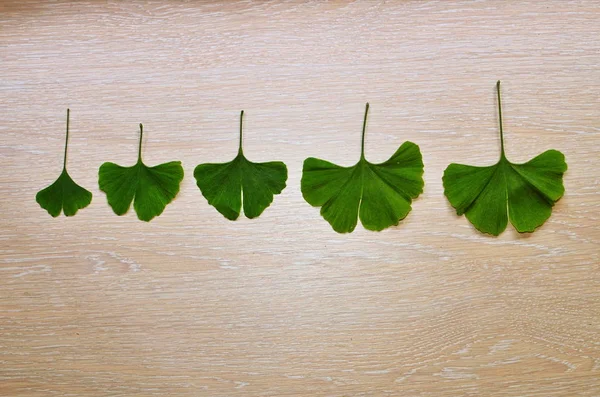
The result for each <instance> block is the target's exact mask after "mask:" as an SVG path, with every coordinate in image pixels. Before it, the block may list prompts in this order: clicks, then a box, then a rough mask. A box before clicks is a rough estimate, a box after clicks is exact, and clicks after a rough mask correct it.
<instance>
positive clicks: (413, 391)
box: [0, 0, 600, 397]
mask: <svg viewBox="0 0 600 397" xmlns="http://www.w3.org/2000/svg"><path fill="white" fill-rule="evenodd" d="M599 37H600V4H599V3H598V2H596V1H546V2H517V1H478V2H471V1H427V2H421V1H404V2H402V1H395V2H385V3H384V2H381V3H379V2H375V1H353V2H343V1H331V2H320V1H311V2H308V1H307V2H302V1H281V2H277V1H273V2H264V1H256V2H254V1H235V2H234V1H225V2H221V3H218V2H187V1H170V2H155V1H144V2H116V1H94V0H91V1H90V0H89V1H84V2H73V3H68V2H60V1H48V2H46V1H3V2H1V3H0V51H1V53H0V70H1V72H0V75H1V77H0V96H1V99H0V136H1V141H0V166H1V169H2V172H1V173H0V187H1V191H2V194H1V196H0V208H1V209H2V217H1V219H0V241H1V246H0V248H1V250H0V252H1V254H0V255H1V260H0V395H3V396H54V395H71V396H75V395H77V396H84V395H85V396H134V395H135V396H138V395H139V396H150V395H157V396H166V395H182V396H211V397H212V396H339V397H343V396H543V397H547V396H600V265H599V262H600V258H599V251H600V223H599V215H598V214H599V212H600V172H599V163H598V160H599V159H600V156H599V150H598V148H599V143H600V140H599V139H600V105H599V104H600V101H599V100H600V67H599V66H600V39H599ZM498 79H500V80H502V82H503V105H504V107H503V116H504V118H505V123H504V126H505V138H506V149H507V154H508V157H509V159H511V160H512V161H515V162H523V161H526V160H528V159H530V158H532V157H534V156H535V155H537V154H539V153H541V152H542V151H544V150H547V149H550V148H554V149H557V150H560V151H562V152H563V153H564V154H565V156H566V159H567V162H568V165H569V170H568V171H567V173H566V174H565V179H564V182H565V187H566V194H565V196H564V197H563V198H562V199H561V200H560V201H559V202H558V203H557V205H556V206H555V207H554V210H553V213H552V217H551V218H550V219H549V220H548V221H547V222H546V224H544V225H543V226H542V227H541V228H540V229H538V230H537V231H536V232H535V233H533V234H525V235H519V234H518V233H517V232H515V231H514V229H513V228H512V227H511V226H510V225H509V228H508V229H507V231H506V232H505V233H504V234H502V235H501V236H499V237H497V238H494V237H491V236H487V235H482V234H481V233H479V232H477V231H476V230H475V229H474V228H473V227H472V226H471V225H470V224H469V223H468V221H467V220H466V219H465V218H464V217H458V216H456V214H455V212H454V211H453V210H452V208H451V207H450V205H449V204H448V202H447V200H446V199H445V197H444V195H443V188H442V183H441V177H442V173H443V171H444V169H445V168H446V166H447V165H448V164H449V163H451V162H460V163H466V164H474V165H486V164H492V163H493V162H495V161H496V160H497V158H498V154H499V137H498V124H497V109H496V98H495V91H494V89H495V82H496V80H498ZM367 101H369V102H370V104H371V110H370V118H369V122H368V131H367V142H366V153H367V158H368V159H369V160H371V161H373V162H378V161H383V160H385V159H387V158H388V157H389V156H390V155H391V154H392V153H393V152H394V150H395V149H396V148H397V147H398V146H399V145H400V144H401V143H402V142H404V141H406V140H410V141H413V142H416V143H417V144H419V145H420V147H421V151H422V153H423V158H424V163H425V175H424V177H425V191H424V193H423V194H422V195H421V196H420V197H419V198H418V199H417V200H416V201H415V202H414V205H413V211H412V212H411V213H410V215H409V216H408V217H407V218H406V219H405V220H404V221H403V222H401V223H400V225H399V226H397V227H392V228H390V229H387V230H385V231H383V232H380V233H377V232H369V231H366V230H364V229H363V228H362V227H361V226H360V225H359V226H358V227H357V229H356V231H355V232H354V233H352V234H347V235H341V234H337V233H335V232H334V231H333V230H332V229H331V227H330V226H329V224H328V223H327V222H325V221H324V220H323V219H322V218H321V216H320V215H319V210H318V208H313V207H311V206H310V205H308V204H307V203H306V202H305V201H304V200H303V198H302V195H301V192H300V178H301V170H302V162H303V160H304V159H305V158H306V157H309V156H314V157H319V158H323V159H328V160H330V161H332V162H335V163H338V164H344V165H352V164H354V163H355V162H356V161H357V160H358V156H359V153H360V131H361V127H362V117H363V111H364V104H365V102H367ZM67 107H70V109H71V131H70V132H71V137H70V146H69V162H68V169H69V171H70V173H71V175H72V177H73V178H74V179H75V180H76V181H77V182H78V183H79V184H81V185H82V186H84V187H86V188H87V189H89V190H90V191H92V193H93V200H92V203H91V205H90V206H89V207H88V208H85V209H83V210H81V211H80V212H79V213H78V214H77V215H76V216H75V217H70V218H66V217H64V216H62V215H61V217H59V218H52V217H50V216H49V215H48V214H47V213H46V211H44V210H43V209H41V208H40V207H39V205H38V204H37V203H36V201H35V194H36V192H37V191H38V190H40V189H41V188H43V187H45V186H47V185H49V184H50V183H51V182H52V181H53V180H54V179H55V178H56V177H57V176H58V174H59V173H60V170H61V166H62V156H63V144H64V128H65V113H66V109H67ZM241 109H244V110H245V111H246V119H245V132H244V142H245V146H244V149H245V153H246V154H247V156H248V157H249V158H250V159H251V160H254V161H268V160H282V161H285V162H286V164H287V166H288V170H289V179H288V187H287V188H286V189H285V190H284V191H283V193H282V194H281V195H279V196H277V197H276V198H275V200H274V202H273V204H272V206H271V207H269V208H268V209H267V210H266V211H265V212H264V214H263V215H262V216H261V217H260V218H258V219H254V220H249V219H246V218H241V219H239V220H238V221H235V222H231V221H228V220H226V219H225V218H224V217H223V216H221V215H220V214H219V213H217V212H216V211H215V209H214V208H213V207H211V206H209V205H208V204H207V202H206V200H205V199H204V198H203V197H202V195H201V194H200V192H199V190H198V188H197V187H196V184H195V180H194V178H193V169H194V167H195V166H196V165H197V164H199V163H204V162H220V161H228V160H230V159H232V158H233V157H234V155H235V153H236V150H237V140H238V120H239V119H238V117H239V111H240V110H241ZM140 122H143V123H144V127H145V128H144V142H143V144H144V158H145V161H146V162H147V164H151V165H153V164H158V163H161V162H165V161H170V160H181V161H182V163H183V166H184V169H185V173H186V176H185V179H184V180H183V183H182V186H181V191H180V193H179V196H178V197H177V198H176V199H175V201H174V202H173V203H172V204H170V205H169V206H168V207H167V209H166V210H165V212H164V213H163V215H162V216H160V217H158V218H156V219H154V220H153V221H151V222H150V223H145V222H141V221H139V220H138V219H137V218H136V216H135V213H134V212H132V211H130V212H129V213H128V214H126V215H125V216H122V217H119V216H116V215H114V214H113V212H112V210H111V209H110V207H109V206H108V204H107V201H106V196H105V195H104V193H102V192H101V191H100V190H99V189H98V177H97V175H98V168H99V166H100V165H101V164H102V163H103V162H104V161H113V162H117V163H120V164H133V163H134V162H135V159H136V150H137V142H138V123H140Z"/></svg>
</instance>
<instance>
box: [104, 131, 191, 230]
mask: <svg viewBox="0 0 600 397" xmlns="http://www.w3.org/2000/svg"><path fill="white" fill-rule="evenodd" d="M143 134H144V127H143V125H142V124H140V144H139V147H138V161H137V163H136V164H135V165H133V166H131V167H123V166H120V165H118V164H115V163H109V162H106V163H104V164H102V165H101V166H100V170H99V172H98V176H99V179H98V183H99V185H100V190H102V191H103V192H105V193H106V198H107V199H108V204H110V206H111V207H112V209H113V211H114V212H115V214H117V215H123V214H125V213H126V212H127V211H128V210H129V207H130V206H131V201H133V208H134V209H135V212H136V213H137V216H138V218H139V219H140V220H142V221H146V222H148V221H150V220H151V219H152V218H154V217H155V216H158V215H160V214H162V212H163V211H164V209H165V207H166V206H167V204H169V203H170V202H171V201H172V200H173V199H174V198H175V196H177V193H179V185H180V183H181V181H182V180H183V167H182V166H181V161H171V162H168V163H164V164H160V165H157V166H154V167H148V166H146V165H145V164H144V163H143V162H142V136H143Z"/></svg>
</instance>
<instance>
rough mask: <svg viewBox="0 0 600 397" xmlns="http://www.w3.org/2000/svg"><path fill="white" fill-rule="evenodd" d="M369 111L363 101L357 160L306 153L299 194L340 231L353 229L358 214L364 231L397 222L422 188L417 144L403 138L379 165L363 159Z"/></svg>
mask: <svg viewBox="0 0 600 397" xmlns="http://www.w3.org/2000/svg"><path fill="white" fill-rule="evenodd" d="M368 111H369V104H368V103H367V106H366V110H365V118H364V123H363V131H362V149H361V157H360V160H359V161H358V163H356V164H355V165H354V166H352V167H341V166H338V165H336V164H333V163H330V162H328V161H325V160H320V159H316V158H313V157H309V158H307V159H306V160H304V166H303V168H302V180H301V189H302V196H303V197H304V199H305V200H306V201H307V202H308V203H309V204H310V205H312V206H314V207H321V215H322V216H323V218H325V220H326V221H327V222H329V224H331V227H333V229H334V230H335V231H336V232H338V233H349V232H352V231H353V230H354V228H355V227H356V223H357V220H358V218H359V217H360V221H361V222H362V224H363V226H364V227H365V229H368V230H375V231H380V230H383V229H385V228H387V227H390V226H393V225H397V224H398V223H399V222H400V220H402V219H404V218H405V217H406V216H407V215H408V213H409V212H410V210H411V203H412V200H413V199H414V198H416V197H418V196H419V194H421V192H422V191H423V185H424V182H423V159H422V156H421V152H420V150H419V146H417V145H416V144H414V143H412V142H404V143H403V144H402V146H400V147H399V148H398V150H396V153H394V154H393V155H392V157H390V159H389V160H387V161H385V162H383V163H380V164H373V163H369V162H368V161H367V160H366V159H365V154H364V142H365V129H366V122H367V113H368Z"/></svg>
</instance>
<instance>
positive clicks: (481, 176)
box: [443, 81, 567, 236]
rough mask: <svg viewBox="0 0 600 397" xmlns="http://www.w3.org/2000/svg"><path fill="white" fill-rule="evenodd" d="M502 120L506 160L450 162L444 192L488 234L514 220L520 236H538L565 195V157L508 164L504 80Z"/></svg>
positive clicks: (553, 153) (550, 152)
mask: <svg viewBox="0 0 600 397" xmlns="http://www.w3.org/2000/svg"><path fill="white" fill-rule="evenodd" d="M496 91H497V95H498V116H499V122H500V145H501V146H500V147H501V153H500V160H499V161H498V162H497V163H496V164H494V165H492V166H488V167H474V166H470V165H463V164H450V165H449V166H448V168H446V171H444V176H443V183H444V193H445V195H446V197H447V198H448V200H449V201H450V204H452V206H453V207H454V208H455V209H456V213H457V214H458V215H462V214H465V216H466V217H467V219H468V220H469V221H470V222H471V223H472V224H473V226H475V227H476V228H477V230H479V231H481V232H483V233H489V234H492V235H494V236H497V235H499V234H500V233H502V232H503V231H504V230H505V229H506V225H507V224H508V220H509V219H510V223H512V224H513V226H514V227H515V229H517V231H519V232H520V233H524V232H533V231H534V230H535V229H536V228H537V227H539V226H541V225H542V224H543V223H544V222H545V221H546V220H547V219H548V218H549V217H550V214H551V213H552V206H553V205H554V203H555V202H556V201H558V200H559V199H560V198H561V197H562V195H563V194H564V192H565V188H564V186H563V174H564V172H565V171H566V170H567V164H566V163H565V156H564V155H563V154H562V153H561V152H559V151H557V150H548V151H545V152H544V153H542V154H540V155H539V156H537V157H535V158H533V159H532V160H530V161H528V162H526V163H523V164H514V163H511V162H510V161H508V160H507V158H506V154H505V152H504V134H503V131H502V102H501V100H500V82H499V81H498V82H497V83H496Z"/></svg>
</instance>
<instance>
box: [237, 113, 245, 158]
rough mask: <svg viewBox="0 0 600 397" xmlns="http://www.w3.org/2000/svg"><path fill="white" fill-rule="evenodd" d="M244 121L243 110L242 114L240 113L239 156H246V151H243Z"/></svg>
mask: <svg viewBox="0 0 600 397" xmlns="http://www.w3.org/2000/svg"><path fill="white" fill-rule="evenodd" d="M243 120H244V111H243V110H242V112H241V113H240V146H239V148H238V154H240V155H243V154H244V150H243V149H242V136H243V132H242V131H243V128H242V122H243Z"/></svg>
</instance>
